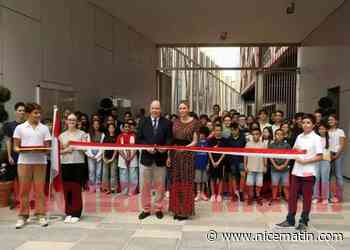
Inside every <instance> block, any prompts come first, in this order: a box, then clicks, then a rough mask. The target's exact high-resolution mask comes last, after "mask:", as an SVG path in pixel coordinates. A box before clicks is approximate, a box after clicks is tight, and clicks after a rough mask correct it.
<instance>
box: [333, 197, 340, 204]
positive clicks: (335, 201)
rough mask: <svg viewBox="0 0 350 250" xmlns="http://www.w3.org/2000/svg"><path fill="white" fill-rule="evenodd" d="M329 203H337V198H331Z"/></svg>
mask: <svg viewBox="0 0 350 250" xmlns="http://www.w3.org/2000/svg"><path fill="white" fill-rule="evenodd" d="M331 202H332V203H339V202H340V201H339V199H338V198H337V197H333V198H332V199H331Z"/></svg>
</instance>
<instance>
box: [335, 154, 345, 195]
mask: <svg viewBox="0 0 350 250" xmlns="http://www.w3.org/2000/svg"><path fill="white" fill-rule="evenodd" d="M334 165H335V169H334V170H335V178H336V188H335V192H336V193H335V196H336V197H337V198H338V199H340V200H342V199H343V188H344V180H343V155H341V156H340V157H339V159H338V160H335V161H334ZM333 196H334V194H333Z"/></svg>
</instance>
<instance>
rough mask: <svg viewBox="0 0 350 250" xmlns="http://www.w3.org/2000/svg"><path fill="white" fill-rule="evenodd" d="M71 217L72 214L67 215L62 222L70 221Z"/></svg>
mask: <svg viewBox="0 0 350 250" xmlns="http://www.w3.org/2000/svg"><path fill="white" fill-rule="evenodd" d="M71 219H72V216H70V215H67V216H66V218H65V219H64V223H70V221H71Z"/></svg>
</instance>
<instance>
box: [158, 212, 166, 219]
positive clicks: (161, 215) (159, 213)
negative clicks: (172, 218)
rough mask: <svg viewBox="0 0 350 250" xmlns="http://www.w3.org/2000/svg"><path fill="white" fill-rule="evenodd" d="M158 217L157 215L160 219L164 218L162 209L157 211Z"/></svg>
mask: <svg viewBox="0 0 350 250" xmlns="http://www.w3.org/2000/svg"><path fill="white" fill-rule="evenodd" d="M156 217H157V218H158V219H163V217H164V215H163V212H162V211H158V212H156Z"/></svg>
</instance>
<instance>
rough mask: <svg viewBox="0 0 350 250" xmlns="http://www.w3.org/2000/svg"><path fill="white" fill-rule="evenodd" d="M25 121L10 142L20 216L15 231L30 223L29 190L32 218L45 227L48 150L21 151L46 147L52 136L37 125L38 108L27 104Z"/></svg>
mask: <svg viewBox="0 0 350 250" xmlns="http://www.w3.org/2000/svg"><path fill="white" fill-rule="evenodd" d="M25 112H26V115H27V121H26V122H24V123H23V124H20V125H18V126H17V127H16V129H15V131H14V134H13V139H14V150H15V151H16V152H17V153H19V157H18V183H19V213H18V216H19V218H18V221H17V223H16V228H17V229H19V228H22V227H23V226H24V225H25V223H26V221H27V219H29V212H30V211H29V194H30V191H31V187H32V186H33V187H34V192H35V214H36V215H37V216H38V218H39V224H40V225H41V226H43V227H46V226H47V225H48V222H47V220H46V218H45V213H46V211H45V193H44V190H45V177H46V164H47V150H45V149H41V150H40V149H39V150H31V151H28V150H24V148H23V147H33V148H35V147H49V146H50V141H51V136H50V131H49V128H48V127H47V126H45V125H43V124H42V123H41V122H40V117H41V107H40V105H38V104H36V103H28V104H27V105H26V107H25Z"/></svg>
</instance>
